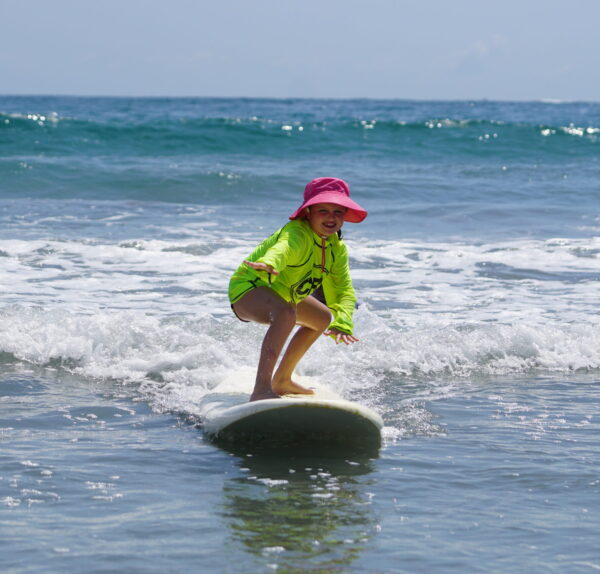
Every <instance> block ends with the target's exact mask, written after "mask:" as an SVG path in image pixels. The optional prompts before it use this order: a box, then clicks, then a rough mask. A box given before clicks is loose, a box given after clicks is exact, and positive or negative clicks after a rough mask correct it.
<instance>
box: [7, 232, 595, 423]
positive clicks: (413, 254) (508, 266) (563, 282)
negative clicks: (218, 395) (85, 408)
mask: <svg viewBox="0 0 600 574" xmlns="http://www.w3.org/2000/svg"><path fill="white" fill-rule="evenodd" d="M197 236H198V237H197V239H195V240H194V241H193V242H170V241H145V240H132V241H128V242H121V243H108V242H97V241H59V240H35V241H18V240H4V241H0V305H1V307H0V352H4V353H10V354H12V355H14V356H15V357H16V358H18V359H20V360H23V361H28V362H30V363H33V364H36V365H45V366H53V367H57V366H59V367H61V368H64V369H67V370H69V371H72V372H74V373H77V374H80V375H82V376H85V377H91V378H100V379H113V380H116V381H120V382H122V383H123V384H128V385H131V384H132V383H133V384H134V385H133V386H132V388H136V389H137V390H136V392H138V391H139V392H141V393H142V394H143V395H144V396H145V397H147V398H148V399H149V400H150V401H151V402H152V404H153V406H154V407H155V408H156V409H158V410H178V411H183V412H192V413H193V412H195V411H194V408H195V407H194V405H197V403H198V401H199V400H200V399H201V398H202V397H203V396H204V395H205V394H206V393H208V392H212V390H213V389H214V388H215V387H216V386H217V385H218V384H219V383H220V382H221V381H223V380H224V379H226V378H227V377H228V376H230V375H231V373H234V372H236V371H237V370H239V369H243V368H252V366H253V365H256V362H257V360H258V352H259V347H260V343H261V340H262V336H263V334H264V327H262V326H258V325H253V324H243V323H241V322H239V321H237V320H236V319H235V318H233V316H232V314H231V312H230V309H229V305H228V302H227V298H226V287H227V281H228V277H229V274H230V273H231V271H232V270H233V269H234V268H235V267H236V266H237V264H238V262H239V261H241V260H242V259H243V257H244V256H246V255H247V253H248V252H249V251H250V250H251V249H252V247H253V245H254V241H253V240H252V239H248V238H242V237H239V236H238V238H237V239H236V238H235V237H234V238H229V239H228V240H227V242H226V243H222V244H216V243H215V241H214V239H213V238H212V237H211V234H210V233H208V232H207V233H205V234H204V235H202V234H201V233H200V232H197ZM349 243H350V252H351V254H352V268H353V276H354V279H355V286H356V288H357V292H358V295H359V298H360V300H361V301H362V302H363V303H362V305H361V306H360V307H359V309H358V310H357V313H356V316H355V323H356V334H357V336H358V337H359V338H360V342H359V343H357V344H356V345H353V346H351V347H345V346H337V347H336V346H335V345H334V344H333V342H332V341H330V340H329V339H326V338H323V339H321V340H320V341H319V342H318V343H317V344H316V345H315V346H314V348H312V349H311V350H310V351H309V353H308V354H307V356H306V357H305V358H304V359H303V361H302V363H301V365H300V366H299V373H300V374H304V375H309V376H316V377H317V378H319V379H321V380H322V381H323V382H325V383H330V384H331V383H333V384H334V385H335V386H336V390H337V391H338V392H339V393H340V394H342V395H346V396H347V398H353V396H352V395H353V394H359V395H360V397H361V400H362V399H363V398H364V397H367V399H366V402H367V403H368V401H369V400H371V399H369V398H368V397H369V395H371V394H372V395H373V397H374V398H373V399H372V400H373V402H374V403H376V402H377V400H379V399H378V398H376V397H377V396H378V391H379V390H380V389H381V387H382V384H383V381H389V380H390V379H393V380H395V381H398V382H401V381H402V380H404V379H406V378H415V377H416V378H420V379H422V380H429V379H434V380H435V379H437V380H444V379H445V378H448V377H469V376H473V375H478V374H485V375H488V374H491V375H494V374H505V373H527V372H532V371H533V372H540V371H552V372H562V373H569V372H572V371H582V370H584V371H585V370H595V369H600V323H599V322H598V311H597V300H598V284H599V280H600V262H599V259H600V239H598V238H595V239H592V240H585V241H584V240H574V239H564V238H563V239H552V240H547V241H534V240H515V241H512V242H505V243H495V244H457V243H427V244H422V243H421V244H419V243H403V242H383V241H371V242H366V243H363V242H358V241H357V242H352V241H350V242H349ZM238 390H240V389H238ZM247 391H248V392H250V389H247ZM371 391H372V392H371ZM440 392H441V391H440ZM374 403H372V405H373V404H374ZM372 405H371V406H372Z"/></svg>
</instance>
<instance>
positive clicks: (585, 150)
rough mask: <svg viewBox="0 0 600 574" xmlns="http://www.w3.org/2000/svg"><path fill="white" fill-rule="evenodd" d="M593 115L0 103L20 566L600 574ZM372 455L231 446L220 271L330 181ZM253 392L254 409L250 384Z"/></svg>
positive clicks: (596, 110) (346, 392)
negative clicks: (215, 401) (344, 252)
mask: <svg viewBox="0 0 600 574" xmlns="http://www.w3.org/2000/svg"><path fill="white" fill-rule="evenodd" d="M599 135H600V105H598V104H589V103H543V102H531V103H500V102H411V101H375V100H360V101H334V100H252V99H231V100H227V99H220V100H219V99H94V98H91V99H86V98H50V97H48V98H32V97H1V98H0V534H1V536H0V565H1V566H2V571H3V572H10V573H24V572H62V571H65V570H69V571H72V572H84V571H85V572H86V573H88V572H112V571H115V565H116V564H118V569H119V571H122V572H168V571H184V570H188V569H189V570H202V571H210V572H271V571H280V572H304V571H315V572H407V573H412V572H443V573H446V572H461V573H462V572H542V571H543V572H557V573H558V572H561V573H563V572H569V573H570V572H575V573H578V572H582V573H584V572H595V571H597V570H598V569H599V568H600V552H599V551H598V548H597V546H598V545H597V538H598V532H600V518H599V506H600V505H599V504H598V494H599V486H600V462H599V461H600V456H599V455H600V443H599V440H598V436H599V433H598V430H599V418H598V413H599V412H600V409H599V403H600V327H599V325H600V322H599V321H598V305H597V302H598V293H599V283H598V282H599V280H600V262H599V254H600V237H599V232H600V207H599V206H600V201H599V200H600V188H599V186H598V181H600V178H599V176H600V164H599V160H598V157H599V154H598V150H599V149H600V148H599V146H600V142H599V141H598V137H599ZM321 175H336V176H339V177H344V178H345V179H347V180H348V181H349V183H350V185H351V188H352V192H353V195H354V196H355V197H356V199H357V200H358V201H359V202H360V203H361V204H363V205H365V207H366V208H367V209H369V211H370V215H369V217H368V218H367V220H366V221H365V222H364V223H362V224H360V225H352V224H348V225H347V226H346V227H345V229H344V231H345V237H346V238H347V243H348V245H349V249H350V254H351V267H352V272H353V277H354V282H355V286H356V288H357V292H358V294H359V298H360V306H359V308H358V310H357V312H356V326H357V334H358V336H359V338H360V339H361V341H360V343H358V344H357V345H355V346H353V347H352V348H348V349H341V348H337V347H334V346H331V345H330V344H328V341H327V340H323V341H321V342H319V343H318V344H317V345H316V346H315V347H314V348H313V349H311V351H310V352H309V354H308V355H307V357H306V358H305V360H304V361H303V363H302V364H301V366H300V372H301V373H302V374H306V375H310V376H313V377H317V378H319V379H320V380H321V381H323V382H326V383H329V384H330V385H332V386H333V387H334V388H335V389H336V390H337V391H338V392H339V393H341V394H342V395H343V396H344V397H345V398H348V399H351V400H357V401H360V402H362V403H364V404H367V405H368V406H370V407H371V408H373V409H375V410H376V411H377V412H379V413H380V414H381V415H382V417H383V418H384V422H385V429H384V445H383V447H382V448H381V450H380V452H379V453H378V454H377V456H371V457H367V458H365V457H364V456H362V455H357V456H356V457H348V456H346V455H344V456H341V457H340V455H339V453H337V452H335V451H333V452H329V453H318V454H315V455H314V456H312V457H306V456H303V457H300V456H298V455H297V454H296V453H293V452H290V453H289V455H281V453H279V454H278V455H277V456H265V455H264V454H257V453H253V452H245V451H242V452H239V451H238V452H227V451H225V450H222V449H220V448H217V447H216V446H214V445H213V444H211V443H210V442H209V441H208V440H207V439H206V437H205V436H204V435H203V433H202V412H201V410H200V409H199V406H198V405H199V404H200V402H201V400H202V398H203V397H206V396H207V395H209V394H210V393H211V392H214V390H215V388H216V387H217V386H218V385H219V383H220V382H221V381H223V380H224V379H225V378H230V377H231V376H232V375H235V374H236V373H239V376H240V381H242V380H244V377H243V376H242V374H243V373H247V371H248V369H252V368H253V366H254V365H255V364H256V360H257V354H258V348H259V345H260V342H261V338H262V334H263V329H262V328H261V327H259V326H256V325H246V324H241V323H240V322H239V321H237V320H235V319H234V318H233V317H232V316H231V313H230V310H229V308H228V302H227V300H226V293H225V289H226V285H227V281H228V276H229V274H230V273H231V271H232V270H233V269H234V268H235V267H236V266H237V264H238V263H239V261H240V260H241V259H242V258H243V257H244V256H245V255H247V253H249V252H250V251H251V249H252V247H253V246H254V245H255V244H256V243H257V242H258V241H259V240H260V239H262V238H264V237H265V236H266V235H267V234H268V233H270V232H271V231H273V230H274V229H276V228H277V227H279V226H280V225H281V224H282V223H283V222H284V221H285V220H286V218H287V216H288V215H289V213H291V212H292V211H293V210H294V209H295V208H296V207H297V205H298V203H299V198H300V195H301V191H302V188H303V185H304V184H305V183H306V181H308V180H309V179H311V178H312V177H316V176H321ZM240 385H241V386H240V389H239V390H240V391H245V392H249V391H250V389H245V388H243V385H242V384H241V383H240Z"/></svg>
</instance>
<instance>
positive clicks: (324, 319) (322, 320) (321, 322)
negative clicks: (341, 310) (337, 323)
mask: <svg viewBox="0 0 600 574" xmlns="http://www.w3.org/2000/svg"><path fill="white" fill-rule="evenodd" d="M331 321H333V314H332V313H331V311H329V309H324V310H323V311H322V312H321V313H320V316H319V317H318V320H317V326H316V328H317V330H318V331H321V332H323V331H325V329H327V327H329V325H331Z"/></svg>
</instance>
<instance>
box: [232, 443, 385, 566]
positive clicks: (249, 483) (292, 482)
mask: <svg viewBox="0 0 600 574" xmlns="http://www.w3.org/2000/svg"><path fill="white" fill-rule="evenodd" d="M236 456H237V466H238V467H239V470H240V471H241V472H242V473H243V475H242V476H239V475H238V476H236V477H235V478H233V479H231V480H229V481H227V482H226V483H225V485H224V508H223V513H224V516H225V518H226V521H227V523H228V527H229V531H230V535H229V541H228V544H233V548H232V555H235V554H236V552H234V551H233V550H234V549H239V548H240V545H241V546H242V548H243V550H244V551H245V552H246V553H247V554H248V555H249V556H250V557H251V558H252V560H253V562H254V564H253V567H254V568H256V567H257V566H259V565H260V566H262V567H263V568H264V567H267V566H270V567H271V568H275V567H276V568H277V569H278V571H283V572H304V571H307V570H310V571H318V572H334V571H335V572H339V571H340V568H341V567H347V566H349V565H350V564H351V563H352V562H353V561H355V560H356V558H357V557H358V556H360V554H361V553H362V551H363V550H364V549H365V547H366V546H367V544H368V542H369V540H370V539H371V537H372V536H373V535H374V533H375V532H377V530H378V524H377V517H376V516H375V514H374V511H373V507H372V505H371V497H372V495H371V493H370V492H369V491H370V485H371V484H372V483H373V481H374V479H373V478H371V477H370V476H369V475H370V474H371V473H372V471H373V459H372V458H368V457H365V456H364V455H363V456H362V457H358V458H356V457H355V458H339V457H334V458H332V457H331V456H324V455H323V454H319V455H312V456H311V455H307V454H305V453H304V454H302V455H300V456H290V453H289V452H288V453H287V454H280V455H279V456H277V455H265V454H255V453H254V454H245V455H242V454H240V453H238V454H237V455H236ZM245 566H247V568H246V567H245ZM239 571H253V568H252V567H251V565H250V564H248V565H240V568H239Z"/></svg>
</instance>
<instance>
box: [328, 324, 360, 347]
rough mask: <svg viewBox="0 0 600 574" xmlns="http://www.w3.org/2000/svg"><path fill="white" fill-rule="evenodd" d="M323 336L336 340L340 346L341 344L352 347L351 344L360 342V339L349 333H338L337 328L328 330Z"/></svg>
mask: <svg viewBox="0 0 600 574" xmlns="http://www.w3.org/2000/svg"><path fill="white" fill-rule="evenodd" d="M323 335H325V336H326V337H333V338H334V339H335V344H336V345H339V344H340V343H344V344H345V345H350V344H351V343H356V342H357V341H358V339H357V338H356V337H355V336H354V335H348V333H343V332H342V331H338V330H337V329H336V328H335V327H334V328H332V329H326V330H325V331H324V332H323Z"/></svg>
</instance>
